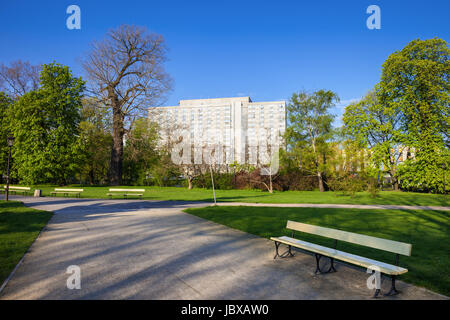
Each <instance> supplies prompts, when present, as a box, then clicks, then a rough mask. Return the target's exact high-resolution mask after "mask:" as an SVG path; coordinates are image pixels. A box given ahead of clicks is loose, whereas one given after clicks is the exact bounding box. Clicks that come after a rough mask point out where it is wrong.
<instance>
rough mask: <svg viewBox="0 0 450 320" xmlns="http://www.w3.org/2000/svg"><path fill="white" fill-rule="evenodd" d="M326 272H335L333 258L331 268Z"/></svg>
mask: <svg viewBox="0 0 450 320" xmlns="http://www.w3.org/2000/svg"><path fill="white" fill-rule="evenodd" d="M328 272H336V269H335V268H334V259H333V258H331V267H330V270H329V271H328Z"/></svg>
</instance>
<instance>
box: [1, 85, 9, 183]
mask: <svg viewBox="0 0 450 320" xmlns="http://www.w3.org/2000/svg"><path fill="white" fill-rule="evenodd" d="M11 103H12V100H11V98H9V97H8V96H7V95H6V94H5V93H4V92H0V182H3V181H2V179H3V175H6V167H7V164H8V145H7V143H6V140H7V138H8V136H9V134H10V133H9V129H8V119H7V114H8V109H9V108H10V106H11Z"/></svg>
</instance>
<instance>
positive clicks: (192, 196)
mask: <svg viewBox="0 0 450 320" xmlns="http://www.w3.org/2000/svg"><path fill="white" fill-rule="evenodd" d="M55 187H57V186H48V185H46V186H35V187H33V188H37V189H41V190H42V191H43V195H44V196H50V192H51V191H52V190H54V188H55ZM72 187H80V186H72ZM82 188H84V192H83V193H82V195H81V197H82V198H100V199H104V198H108V197H107V196H106V194H107V193H108V189H109V188H110V187H82ZM117 188H145V190H146V191H145V193H144V197H143V198H144V199H149V200H186V201H213V194H212V190H208V189H200V188H194V189H192V190H187V189H186V188H177V187H130V186H128V187H126V186H124V187H117ZM216 197H217V201H221V202H230V201H232V202H253V203H258V202H259V203H342V204H401V205H430V206H448V205H449V200H448V199H449V198H448V196H445V195H437V194H426V193H410V192H393V191H382V192H380V193H379V195H378V196H377V197H376V198H372V197H371V196H370V194H369V193H367V192H360V193H357V194H356V195H355V196H354V197H350V196H343V195H339V194H338V195H336V194H335V193H334V192H319V191H284V192H274V193H273V194H270V193H268V192H264V191H260V190H216Z"/></svg>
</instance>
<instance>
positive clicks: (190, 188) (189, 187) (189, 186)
mask: <svg viewBox="0 0 450 320" xmlns="http://www.w3.org/2000/svg"><path fill="white" fill-rule="evenodd" d="M188 184H189V185H188V190H192V177H188Z"/></svg>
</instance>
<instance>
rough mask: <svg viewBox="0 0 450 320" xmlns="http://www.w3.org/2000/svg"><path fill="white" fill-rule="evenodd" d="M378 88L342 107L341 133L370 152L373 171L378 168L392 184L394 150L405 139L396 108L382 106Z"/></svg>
mask: <svg viewBox="0 0 450 320" xmlns="http://www.w3.org/2000/svg"><path fill="white" fill-rule="evenodd" d="M379 94H380V87H379V86H376V87H375V89H374V91H372V92H370V93H368V94H367V95H366V96H365V97H364V98H363V99H362V100H361V101H360V102H358V103H353V104H350V105H349V106H347V107H346V108H345V112H344V116H343V122H344V132H345V133H346V134H348V136H349V137H350V138H351V139H352V140H354V141H356V142H357V143H358V144H359V145H360V146H361V147H363V148H369V149H370V163H369V164H370V165H371V167H372V169H373V171H375V172H376V171H377V170H379V169H381V168H382V170H383V171H384V172H385V173H388V174H389V175H390V176H391V178H392V179H393V181H394V182H395V183H397V181H398V172H397V171H398V156H399V155H398V154H396V150H398V148H399V146H401V145H404V143H405V140H406V137H405V134H404V130H403V128H402V125H401V121H400V120H401V117H402V114H401V112H400V110H399V109H398V108H397V107H396V106H392V105H389V104H387V103H382V102H381V101H380V99H379Z"/></svg>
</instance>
